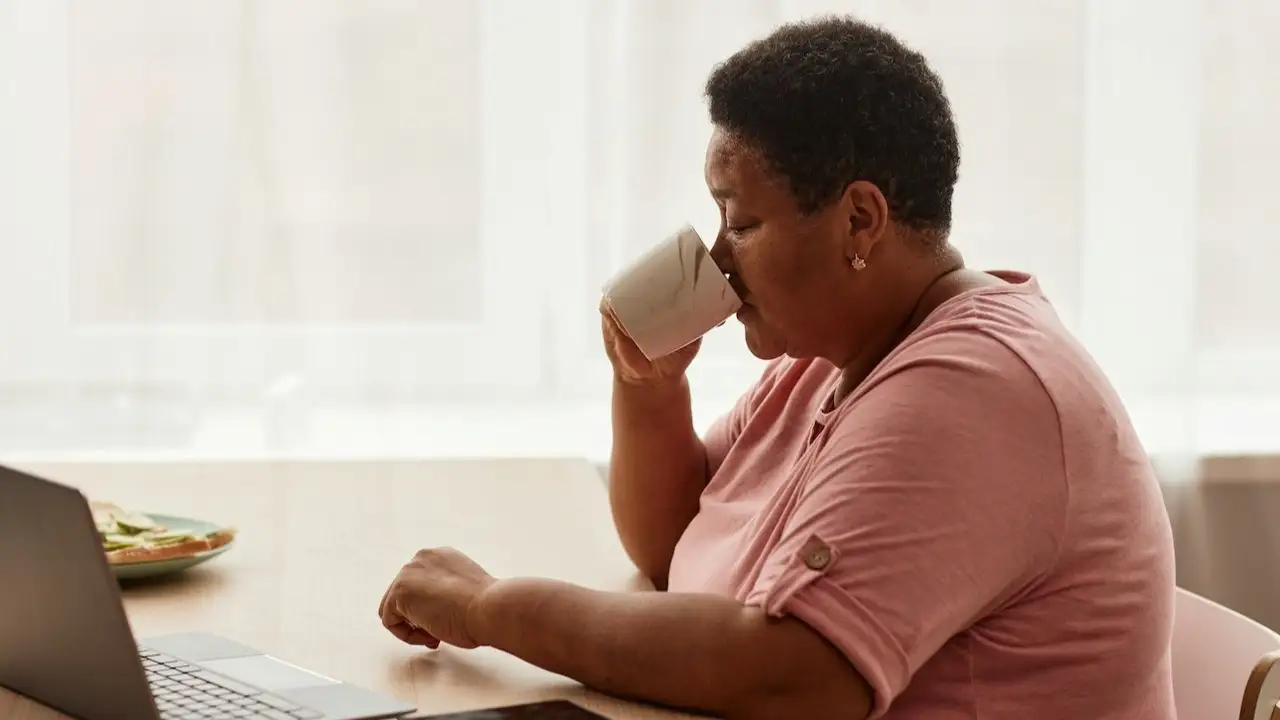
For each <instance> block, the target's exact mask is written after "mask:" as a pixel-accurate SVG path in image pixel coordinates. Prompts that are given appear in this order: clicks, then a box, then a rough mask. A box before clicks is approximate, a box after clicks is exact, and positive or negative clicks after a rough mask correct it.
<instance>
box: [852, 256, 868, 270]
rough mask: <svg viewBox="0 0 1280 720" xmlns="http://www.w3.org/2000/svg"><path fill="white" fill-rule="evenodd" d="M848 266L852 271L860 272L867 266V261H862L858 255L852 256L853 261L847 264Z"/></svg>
mask: <svg viewBox="0 0 1280 720" xmlns="http://www.w3.org/2000/svg"><path fill="white" fill-rule="evenodd" d="M849 266H850V267H852V268H853V269H854V270H862V269H863V268H865V267H866V266H867V261H866V260H863V259H862V256H860V255H854V256H853V260H851V261H850V262H849Z"/></svg>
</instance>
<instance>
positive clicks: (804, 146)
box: [705, 16, 960, 233]
mask: <svg viewBox="0 0 1280 720" xmlns="http://www.w3.org/2000/svg"><path fill="white" fill-rule="evenodd" d="M705 92H706V97H707V101H708V105H709V107H710V113H711V121H712V122H713V123H714V124H715V125H717V126H719V127H721V128H723V129H725V130H726V131H728V132H730V133H732V134H734V135H737V136H739V137H741V138H743V139H744V140H746V141H747V142H749V143H750V144H752V145H753V146H754V147H755V148H757V149H758V150H759V151H760V152H761V153H762V155H763V156H764V158H765V160H766V161H767V162H769V163H770V164H771V165H772V166H773V170H774V171H776V172H777V173H779V174H780V175H781V176H782V177H783V178H785V179H786V180H787V181H788V183H789V185H790V189H791V192H792V194H793V195H794V196H795V198H796V201H797V203H798V204H799V206H800V209H801V210H802V211H804V212H806V213H807V212H813V211H815V210H817V209H818V208H820V207H822V206H823V205H825V204H827V203H829V202H831V201H833V200H835V199H836V198H837V197H839V196H840V194H841V193H843V192H844V190H845V188H846V187H848V185H849V184H850V183H852V182H854V181H856V180H865V181H868V182H871V183H874V184H875V185H876V186H877V187H879V188H880V191H881V192H882V193H884V196H885V199H886V201H887V202H888V204H889V208H890V212H891V213H892V215H893V219H894V220H896V221H897V222H899V223H902V224H903V225H906V226H908V227H911V228H914V229H917V230H928V231H934V232H942V233H946V232H947V231H948V230H949V229H950V226H951V197H952V193H953V191H954V189H955V184H956V181H957V179H958V177H959V169H960V140H959V138H958V137H957V133H956V125H955V119H954V117H953V116H952V112H951V104H950V102H949V101H948V100H947V96H946V93H945V92H944V91H943V88H942V80H941V79H939V78H938V76H937V75H936V74H935V73H934V72H933V70H932V69H930V68H929V65H928V63H927V62H926V61H925V59H924V56H922V55H921V54H920V53H918V52H915V51H914V50H911V49H910V48H908V47H907V46H906V45H904V44H903V43H902V42H901V41H900V40H898V39H897V38H896V37H894V36H893V35H892V34H890V33H889V32H887V31H885V30H882V29H880V28H878V27H875V26H873V25H869V24H867V23H865V22H861V21H859V20H856V19H853V18H849V17H842V16H828V17H821V18H816V19H812V20H807V21H804V22H798V23H792V24H787V25H783V26H782V27H780V28H778V29H777V30H775V31H774V32H773V33H772V34H771V35H769V36H768V37H765V38H763V39H760V40H756V41H755V42H752V43H751V44H750V45H747V46H746V47H745V48H743V49H742V50H739V51H738V52H737V53H735V54H734V55H733V56H731V57H730V58H729V59H728V60H725V61H724V62H723V63H721V64H720V65H719V66H717V67H716V68H715V70H714V71H713V72H712V73H711V76H710V78H708V80H707V84H706V90H705Z"/></svg>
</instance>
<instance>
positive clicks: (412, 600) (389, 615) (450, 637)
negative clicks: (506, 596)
mask: <svg viewBox="0 0 1280 720" xmlns="http://www.w3.org/2000/svg"><path fill="white" fill-rule="evenodd" d="M494 582H496V581H495V579H494V578H493V576H491V575H489V573H487V572H485V571H484V569H483V568H481V567H480V566H479V565H477V564H476V563H475V562H474V561H473V560H472V559H471V558H469V557H467V556H466V555H463V554H462V553H460V552H458V551H457V550H454V549H452V548H435V549H431V550H419V551H418V553H417V554H416V555H414V556H413V559H412V560H410V561H409V562H408V563H407V564H406V565H405V566H404V567H403V568H401V569H400V573H399V574H398V575H396V578H395V580H393V581H392V582H391V587H389V588H387V592H386V594H385V595H383V597H382V603H381V604H380V605H379V606H378V615H379V616H380V617H381V618H382V625H383V627H385V628H387V630H389V631H391V634H393V635H395V636H396V637H398V638H400V639H401V640H403V641H404V642H406V643H409V644H411V645H424V646H426V647H430V648H435V647H438V646H439V645H440V643H442V642H443V643H447V644H449V645H456V646H458V647H461V648H473V647H476V646H477V645H479V642H477V640H476V639H475V637H473V635H472V628H471V627H470V626H469V617H470V616H472V615H473V613H474V612H475V610H476V608H477V606H478V605H479V599H480V596H481V594H483V593H484V591H485V590H486V589H488V587H489V586H490V585H492V584H493V583H494Z"/></svg>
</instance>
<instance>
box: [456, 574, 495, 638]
mask: <svg viewBox="0 0 1280 720" xmlns="http://www.w3.org/2000/svg"><path fill="white" fill-rule="evenodd" d="M503 582H504V581H503V580H498V579H496V578H495V579H490V581H489V582H488V584H486V585H485V586H484V587H483V588H482V589H481V590H480V592H478V593H476V595H475V597H474V598H472V600H471V603H470V604H469V605H468V606H467V613H466V617H465V618H464V619H463V622H465V623H466V631H467V635H468V636H470V638H471V640H472V641H474V642H475V644H476V645H477V646H480V647H490V646H492V645H493V644H494V638H493V635H494V628H495V625H496V618H497V616H498V610H497V609H496V607H495V606H496V605H498V602H497V598H498V596H499V595H500V594H501V589H500V588H499V587H498V586H500V585H502V583H503Z"/></svg>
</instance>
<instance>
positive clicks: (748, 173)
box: [381, 18, 1174, 720]
mask: <svg viewBox="0 0 1280 720" xmlns="http://www.w3.org/2000/svg"><path fill="white" fill-rule="evenodd" d="M706 93H707V97H708V99H709V104H710V111H711V117H712V120H713V122H714V125H715V132H714V135H713V137H712V139H711V141H710V145H709V147H708V150H707V162H706V179H707V184H708V186H709V188H710V191H711V195H712V197H713V198H715V201H716V203H717V204H718V206H719V208H720V217H721V229H720V233H719V236H718V237H717V239H716V243H715V245H714V247H713V248H712V255H713V257H714V258H715V259H716V261H717V263H718V264H719V265H720V267H721V269H723V270H724V271H725V272H726V274H727V275H728V276H729V278H730V280H731V282H732V283H733V284H734V286H735V287H736V289H737V290H738V291H739V293H740V295H741V296H742V297H743V299H744V301H745V304H744V306H743V309H742V310H741V311H740V312H739V313H738V319H739V320H740V321H741V322H742V324H743V326H744V327H745V329H746V340H747V345H748V347H749V348H750V350H751V352H752V353H754V354H755V355H756V356H758V357H760V358H764V359H768V360H770V361H771V362H770V363H769V365H768V367H767V369H766V370H765V372H764V375H763V377H762V378H761V379H760V380H759V382H757V383H756V385H755V386H754V387H752V388H751V389H750V390H748V391H747V392H746V394H744V395H743V396H742V398H741V399H740V400H739V401H738V403H737V405H736V406H735V407H734V408H732V409H731V410H730V411H729V412H728V413H727V414H726V415H725V416H724V417H723V418H722V419H721V420H720V421H719V422H717V423H716V424H715V425H714V426H713V427H712V429H711V430H710V431H709V432H708V433H707V435H706V437H705V438H699V437H698V435H697V434H696V433H695V431H694V428H693V424H692V421H691V414H690V400H689V388H688V385H687V382H686V380H685V369H686V367H688V365H689V363H690V362H692V361H693V359H694V356H695V355H696V353H697V349H698V348H697V345H694V346H690V347H688V348H686V349H684V350H681V351H679V352H677V353H675V354H673V355H671V356H669V357H666V358H662V359H660V360H658V361H656V362H653V363H650V362H647V361H645V360H644V358H643V356H642V355H641V354H640V353H639V352H638V351H637V349H636V347H635V345H634V344H633V343H631V341H630V340H628V339H627V338H626V336H625V335H624V334H623V333H622V332H621V331H620V330H619V328H618V326H617V325H616V324H615V323H614V322H613V320H612V319H611V317H610V315H609V313H608V308H602V309H603V310H604V313H603V317H604V320H603V325H604V335H605V338H606V347H607V349H608V353H609V357H610V359H611V361H612V362H613V367H614V371H615V381H614V389H613V432H614V446H613V455H612V462H611V466H610V480H611V487H610V494H611V502H612V506H613V513H614V518H615V522H616V524H617V527H618V531H619V534H620V535H621V538H622V541H623V545H624V546H625V547H626V549H627V552H628V553H629V554H630V556H631V558H632V559H633V560H634V561H635V563H636V565H637V566H638V567H639V568H640V569H641V570H642V571H643V572H644V573H645V574H647V575H648V576H649V577H650V578H652V580H653V582H654V583H655V585H657V586H658V587H659V588H660V589H665V590H666V592H656V593H636V594H624V593H605V592H596V591H592V590H586V589H583V588H579V587H573V586H570V585H566V584H563V583H558V582H551V581H545V580H530V579H517V580H496V579H494V578H492V577H490V576H489V575H488V574H486V573H485V572H484V571H483V570H482V569H481V568H479V567H477V566H476V565H475V564H474V563H472V562H471V561H470V560H468V559H467V558H466V557H465V556H463V555H461V554H460V553H457V552H455V551H452V550H432V551H424V552H422V553H419V555H418V556H417V557H416V558H415V559H414V560H413V561H412V562H411V563H410V564H409V565H407V566H406V567H405V569H404V570H403V571H402V572H401V574H400V576H399V577H398V578H397V579H396V581H395V583H393V585H392V587H391V589H390V590H389V591H388V593H387V597H386V599H385V600H384V601H383V607H382V608H381V615H382V617H383V621H384V623H385V624H386V625H387V627H388V628H389V629H390V630H391V631H392V632H394V633H395V634H396V635H397V636H399V637H400V638H402V639H403V640H405V641H406V642H410V643H419V644H423V645H427V646H431V647H434V646H435V645H437V644H438V643H439V642H446V643H450V644H454V645H459V646H463V647H472V646H476V645H491V646H495V647H498V648H500V649H503V650H505V651H507V652H510V653H513V654H515V655H518V656H520V657H522V658H524V659H526V660H528V661H529V662H532V663H534V664H536V665H540V666H542V667H545V668H547V669H549V670H552V671H554V672H557V673H561V674H564V675H567V676H569V677H572V678H575V679H577V680H580V681H582V682H583V683H586V684H588V685H591V686H594V687H596V688H599V689H601V690H603V691H606V692H610V693H614V694H617V695H622V696H628V697H633V698H638V699H642V700H648V701H652V702H657V703H662V704H667V705H673V706H678V707H683V708H690V709H696V710H702V711H706V712H710V713H713V714H717V715H722V716H727V717H735V718H738V717H741V718H756V717H759V718H864V717H886V718H899V719H901V718H928V719H930V720H945V719H947V718H1030V717H1034V718H1050V719H1054V718H1061V719H1062V720H1067V719H1068V718H1070V719H1072V720H1075V719H1077V718H1090V719H1091V720H1104V719H1121V718H1125V719H1137V718H1142V719H1155V718H1172V717H1174V709H1173V703H1172V690H1171V681H1170V665H1169V642H1170V633H1171V625H1172V607H1173V589H1174V578H1173V561H1172V557H1173V551H1172V542H1171V535H1170V529H1169V524H1168V518H1167V516H1166V514H1165V510H1164V506H1163V504H1162V501H1161V496H1160V492H1159V490H1158V487H1157V484H1156V480H1155V478H1154V476H1153V473H1152V469H1151V466H1150V464H1149V462H1148V460H1147V457H1146V456H1145V454H1144V452H1143V449H1142V447H1141V445H1140V444H1139V442H1138V438H1137V437H1136V435H1135V433H1134V430H1133V428H1132V426H1131V425H1130V422H1129V420H1128V418H1127V417H1126V414H1125V411H1124V409H1123V408H1122V406H1121V403H1120V400H1119V399H1118V398H1117V397H1116V394H1115V393H1114V392H1113V391H1112V389H1111V387H1110V386H1109V385H1108V383H1107V381H1106V380H1105V378H1104V377H1103V375H1102V373H1101V372H1100V371H1099V370H1098V368H1097V367H1096V366H1095V365H1094V363H1093V362H1092V361H1091V360H1090V359H1089V357H1088V355H1087V353H1086V352H1085V351H1084V350H1083V349H1082V348H1081V347H1080V346H1079V345H1078V344H1077V343H1076V341H1075V340H1074V339H1073V338H1072V337H1071V336H1070V334H1069V333H1068V332H1067V330H1066V329H1064V327H1063V326H1062V324H1061V323H1060V322H1059V320H1058V318H1057V316H1056V315H1055V313H1054V311H1053V309H1052V308H1051V306H1050V304H1049V302H1048V301H1047V300H1046V299H1045V298H1044V296H1043V295H1042V294H1041V292H1040V290H1039V289H1038V287H1037V285H1036V282H1035V280H1034V279H1032V278H1030V277H1028V276H1026V275H1023V274H1018V273H1012V272H993V273H987V272H980V271H978V270H973V269H969V268H966V267H965V266H964V263H963V260H962V258H961V256H960V254H959V253H958V252H957V251H956V250H955V249H954V248H953V247H952V246H951V245H950V244H949V243H948V240H947V235H948V230H949V225H950V220H951V198H952V190H953V187H954V185H955V182H956V179H957V168H958V164H959V143H958V141H957V137H956V130H955V126H954V122H953V119H952V116H951V110H950V107H949V103H948V101H947V99H946V97H945V95H944V93H943V90H942V86H941V83H940V82H939V80H938V78H937V77H936V76H935V75H934V73H933V72H932V71H931V70H930V69H929V67H928V66H927V64H926V63H925V60H924V59H923V58H922V57H921V56H920V55H918V54H916V53H914V52H912V51H911V50H909V49H907V48H905V47H904V46H903V45H902V44H901V43H900V42H899V41H898V40H896V39H895V38H893V37H892V36H890V35H889V34H887V33H885V32H884V31H881V30H879V29H875V28H872V27H870V26H867V25H864V24H861V23H859V22H856V21H853V20H849V19H840V18H832V19H823V20H820V21H815V22H809V23H803V24H797V25H790V26H786V27H783V28H781V29H780V30H778V31H777V32H775V33H774V34H773V35H771V36H770V37H768V38H766V39H764V40H762V41H759V42H756V43H754V44H752V45H750V46H748V47H747V48H745V49H743V50H742V51H740V52H739V53H737V54H736V55H734V56H733V57H732V58H730V59H729V60H728V61H727V62H726V63H724V64H723V65H722V66H720V67H719V68H717V69H716V71H715V72H714V74H713V75H712V76H711V78H710V80H709V81H708V83H707V90H706Z"/></svg>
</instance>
